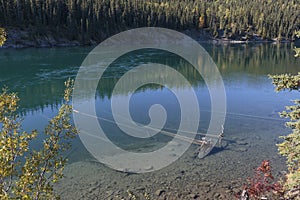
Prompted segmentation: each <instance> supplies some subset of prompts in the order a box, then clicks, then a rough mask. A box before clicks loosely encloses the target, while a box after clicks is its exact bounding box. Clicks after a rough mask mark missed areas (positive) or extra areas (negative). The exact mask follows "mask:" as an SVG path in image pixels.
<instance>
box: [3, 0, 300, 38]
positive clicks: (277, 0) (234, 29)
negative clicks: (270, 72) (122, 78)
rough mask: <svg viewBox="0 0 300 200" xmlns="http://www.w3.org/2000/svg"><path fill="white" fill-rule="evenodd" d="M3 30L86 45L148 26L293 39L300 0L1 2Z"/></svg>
mask: <svg viewBox="0 0 300 200" xmlns="http://www.w3.org/2000/svg"><path fill="white" fill-rule="evenodd" d="M0 26H4V27H19V28H27V29H29V30H32V31H33V34H32V35H35V36H38V35H45V34H49V33H50V34H51V35H52V36H55V37H65V38H68V39H70V40H81V41H86V40H90V39H93V40H96V41H100V40H103V39H104V38H106V37H108V36H110V35H111V34H113V33H117V32H120V31H122V30H126V29H129V28H136V27H144V26H159V27H165V28H172V29H176V30H186V29H205V30H209V31H210V32H211V33H212V35H213V36H214V37H225V38H235V37H237V36H240V37H243V38H244V39H247V38H251V37H252V36H253V35H258V36H260V37H261V38H279V39H281V38H288V39H293V38H294V34H295V33H294V31H295V30H296V29H298V28H299V27H300V0H0Z"/></svg>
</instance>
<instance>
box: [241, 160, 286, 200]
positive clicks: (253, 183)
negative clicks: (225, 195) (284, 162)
mask: <svg viewBox="0 0 300 200" xmlns="http://www.w3.org/2000/svg"><path fill="white" fill-rule="evenodd" d="M270 195H277V196H282V195H283V187H282V185H281V184H280V183H279V182H275V180H274V177H273V175H272V171H271V165H270V161H268V160H264V161H262V163H261V165H260V166H259V167H258V168H256V170H255V175H254V177H252V178H248V180H247V183H246V184H245V185H244V188H243V192H242V193H240V194H237V195H236V197H238V198H239V199H243V200H244V199H245V200H246V199H249V198H250V199H261V198H262V197H267V196H270Z"/></svg>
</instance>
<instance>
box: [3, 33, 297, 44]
mask: <svg viewBox="0 0 300 200" xmlns="http://www.w3.org/2000/svg"><path fill="white" fill-rule="evenodd" d="M6 32H7V41H6V43H5V44H4V45H3V47H1V48H14V49H21V48H30V47H33V48H51V47H72V46H92V45H97V44H99V43H100V42H101V41H103V40H105V39H106V38H108V37H109V36H105V35H104V37H103V38H102V39H98V40H93V39H85V40H83V41H78V40H70V39H67V38H64V37H56V36H53V34H52V33H51V32H50V31H49V32H45V33H44V34H35V33H33V32H32V31H30V30H29V29H27V30H26V29H19V28H7V29H6ZM182 32H183V33H184V34H186V35H188V36H190V37H192V38H193V39H195V40H196V41H199V42H201V43H217V44H243V43H269V42H273V43H274V42H276V43H279V42H285V43H286V42H292V41H291V40H278V39H276V38H275V39H262V38H261V37H260V36H259V35H256V34H253V36H251V37H244V36H240V37H236V38H233V39H232V38H225V37H221V38H216V37H213V36H212V35H211V33H210V32H209V31H208V30H196V29H192V30H186V31H182Z"/></svg>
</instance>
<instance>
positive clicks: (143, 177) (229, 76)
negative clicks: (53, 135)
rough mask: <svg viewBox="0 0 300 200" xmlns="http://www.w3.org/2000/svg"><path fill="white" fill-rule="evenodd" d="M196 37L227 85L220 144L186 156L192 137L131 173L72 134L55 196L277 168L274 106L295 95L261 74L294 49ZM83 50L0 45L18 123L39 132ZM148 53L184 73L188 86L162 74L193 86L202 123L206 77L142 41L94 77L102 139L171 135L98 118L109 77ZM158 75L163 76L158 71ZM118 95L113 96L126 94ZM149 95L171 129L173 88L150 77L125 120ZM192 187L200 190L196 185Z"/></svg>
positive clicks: (288, 66)
mask: <svg viewBox="0 0 300 200" xmlns="http://www.w3.org/2000/svg"><path fill="white" fill-rule="evenodd" d="M203 46H204V48H205V49H206V50H207V51H208V53H209V54H210V55H211V57H212V58H213V60H214V62H215V63H216V65H217V66H218V68H219V71H220V73H221V75H222V78H223V81H224V85H225V90H226V96H227V114H226V122H225V124H224V128H225V130H224V133H225V138H224V141H223V142H222V145H221V146H220V145H217V146H216V147H215V148H214V149H213V150H212V151H211V152H210V154H209V155H208V156H206V157H205V158H204V159H199V158H197V156H195V152H196V148H197V145H192V146H191V147H190V148H189V150H188V151H187V152H186V153H185V154H184V155H183V156H182V157H181V158H180V159H179V160H177V161H176V162H174V163H173V164H171V165H170V166H168V167H166V168H164V169H161V170H158V171H155V172H150V173H146V174H139V175H137V174H126V173H121V172H115V171H114V170H112V169H110V168H108V167H106V166H104V165H102V164H100V163H97V162H95V159H94V158H93V157H92V156H91V155H90V154H89V153H88V151H87V150H86V149H85V147H84V146H83V144H82V142H81V141H80V139H79V138H76V139H75V141H74V142H73V148H72V150H71V151H70V152H69V153H68V156H69V161H70V162H69V163H70V164H69V165H68V167H67V168H66V175H67V176H66V178H65V179H63V180H62V182H61V183H60V185H59V187H58V189H57V190H58V191H59V192H60V193H61V194H62V197H63V198H65V199H68V198H71V199H82V198H86V199H95V198H96V197H97V198H98V197H99V199H105V198H106V197H107V198H108V197H109V198H113V197H115V198H116V199H118V198H119V197H120V198H121V197H122V196H123V197H125V198H126V195H127V197H128V194H127V192H126V191H127V189H130V190H132V191H133V192H134V193H137V194H139V193H143V192H145V191H146V192H149V193H154V192H155V191H156V190H157V189H164V190H166V191H174V192H175V193H176V192H177V193H182V194H183V193H184V192H183V191H185V190H187V191H190V192H192V193H195V190H197V188H201V187H202V186H201V183H202V182H206V181H210V182H211V183H212V182H216V183H223V185H224V184H225V185H226V183H228V182H230V181H232V180H236V179H238V178H241V179H245V178H246V177H247V176H248V174H249V173H251V172H252V170H253V169H254V168H255V167H256V166H257V165H259V163H260V162H261V161H262V160H264V159H269V160H271V164H273V166H274V167H273V168H274V170H275V174H279V172H280V171H282V170H284V169H285V168H284V160H283V159H282V158H280V156H278V155H277V149H276V146H275V144H276V143H278V142H280V140H279V139H278V136H279V135H282V134H287V133H289V130H288V129H286V128H285V127H284V122H285V120H284V119H281V118H279V116H278V112H279V111H282V110H283V109H284V106H285V105H288V104H291V102H290V100H291V99H296V98H297V97H299V94H297V93H296V92H281V93H276V92H274V87H273V86H272V84H271V80H270V79H268V76H267V75H268V74H279V73H297V72H298V71H299V69H300V67H299V66H300V65H299V64H300V60H299V59H298V60H297V59H295V58H294V57H293V52H292V46H290V45H288V44H284V45H273V44H257V45H229V46H216V45H207V44H206V45H203ZM91 50H92V48H90V47H89V48H82V47H76V48H53V49H23V50H10V49H1V50H0V60H1V62H0V70H1V73H0V87H3V86H7V87H8V88H9V89H10V90H12V91H16V92H17V93H18V95H19V97H20V98H21V102H20V113H21V114H22V117H23V118H24V129H26V130H31V129H36V128H37V129H38V130H40V131H41V132H42V130H43V127H44V126H45V125H46V123H47V121H48V120H49V119H50V118H51V117H53V116H54V115H55V114H56V112H57V108H58V107H59V105H60V103H61V96H62V93H63V90H64V87H63V82H64V81H65V80H66V79H67V78H68V77H71V78H75V76H76V73H77V71H78V69H79V66H80V65H81V63H82V62H83V60H84V58H85V56H86V55H87V54H88V53H89V52H90V51H91ZM149 61H151V62H157V63H161V64H166V65H168V66H171V67H172V68H174V69H176V70H177V71H179V72H180V73H181V74H183V75H184V76H185V77H186V78H187V79H188V80H189V82H190V84H191V85H192V88H189V87H188V86H187V85H185V84H184V83H177V82H176V81H174V83H170V88H171V89H177V90H180V91H181V92H184V91H188V90H191V89H193V90H194V91H195V92H196V94H197V99H198V101H199V109H200V121H199V129H198V131H199V132H201V133H205V132H206V131H207V128H208V125H209V120H210V116H211V112H210V109H211V102H210V96H209V92H208V89H207V87H206V85H205V82H204V81H203V79H202V78H201V76H200V75H199V74H198V73H197V72H196V70H194V69H193V68H192V67H191V66H190V65H189V64H188V63H187V62H186V61H185V60H183V59H180V58H178V57H177V56H176V55H173V54H168V53H166V52H160V51H154V50H151V49H150V50H149V49H148V50H144V51H139V52H134V53H131V54H128V55H125V56H122V57H120V58H119V59H118V60H117V61H116V62H114V63H113V64H112V65H111V66H110V67H109V69H108V70H107V71H106V72H105V73H104V76H103V77H102V78H101V80H100V82H99V85H98V88H97V92H96V97H95V99H96V109H97V116H98V118H99V122H100V124H101V126H103V129H104V131H105V132H106V133H108V134H107V135H108V137H109V139H110V140H111V141H112V142H113V143H114V144H116V145H118V146H119V147H121V148H123V149H126V150H129V151H132V152H150V151H153V150H155V149H159V148H161V147H163V146H165V145H166V144H167V143H168V142H169V141H170V140H171V137H170V136H166V135H164V134H158V135H156V136H154V137H151V138H150V139H149V138H148V139H136V138H133V137H131V136H128V135H126V134H124V133H123V132H122V131H121V130H120V129H119V128H118V127H117V126H116V125H115V124H114V123H111V122H110V121H107V119H109V120H112V121H113V117H112V114H111V106H110V103H111V97H112V95H113V94H112V91H113V87H114V85H115V84H116V82H117V81H118V79H119V78H120V77H122V75H123V74H124V73H126V72H127V71H128V70H131V69H133V68H134V67H135V66H136V65H138V64H143V63H148V62H149ZM157 75H159V74H156V73H155V71H154V72H153V73H149V74H146V75H145V77H139V78H147V79H151V76H157ZM161 79H162V80H167V79H172V77H170V76H169V75H168V74H166V75H165V74H164V75H161ZM130 80H132V83H131V82H129V83H128V84H129V85H128V86H130V84H133V83H134V81H135V79H134V77H132V78H131V79H130ZM131 92H133V91H131ZM117 95H119V96H121V97H122V96H126V95H128V94H126V93H121V94H117ZM297 95H298V96H297ZM154 104H161V105H162V106H163V107H164V108H165V110H166V113H167V116H168V118H167V121H166V124H165V127H164V128H165V130H171V132H174V130H176V129H178V127H179V123H180V109H179V104H178V101H177V99H176V96H175V95H174V94H173V93H172V92H171V91H170V90H169V89H168V88H166V87H161V86H159V85H155V84H148V85H145V86H143V87H141V88H139V89H138V90H136V91H135V93H133V96H132V98H131V99H130V103H129V105H130V107H129V108H130V114H131V117H132V119H133V120H134V121H135V122H137V123H139V124H144V125H145V124H148V123H149V122H150V118H149V115H148V111H149V108H150V107H151V106H152V105H154ZM197 123H198V122H197ZM42 138H43V136H42V134H41V135H40V137H39V139H38V141H36V142H35V143H34V144H33V145H34V146H36V147H39V146H40V144H41V141H42ZM199 138H201V136H198V139H199ZM217 185H218V184H217ZM139 187H142V188H144V189H141V188H139ZM220 187H221V186H220ZM93 188H94V189H93ZM212 188H218V187H217V186H213V187H212ZM212 190H214V189H212ZM216 190H217V189H216ZM108 193H111V194H108ZM198 193H199V195H200V194H202V193H201V191H200V192H199V191H198ZM207 193H209V192H207ZM117 196H119V197H117ZM183 197H184V194H183V196H182V198H183ZM153 198H154V199H155V197H153ZM178 198H179V197H178ZM179 199H180V198H179ZM201 199H202V198H201Z"/></svg>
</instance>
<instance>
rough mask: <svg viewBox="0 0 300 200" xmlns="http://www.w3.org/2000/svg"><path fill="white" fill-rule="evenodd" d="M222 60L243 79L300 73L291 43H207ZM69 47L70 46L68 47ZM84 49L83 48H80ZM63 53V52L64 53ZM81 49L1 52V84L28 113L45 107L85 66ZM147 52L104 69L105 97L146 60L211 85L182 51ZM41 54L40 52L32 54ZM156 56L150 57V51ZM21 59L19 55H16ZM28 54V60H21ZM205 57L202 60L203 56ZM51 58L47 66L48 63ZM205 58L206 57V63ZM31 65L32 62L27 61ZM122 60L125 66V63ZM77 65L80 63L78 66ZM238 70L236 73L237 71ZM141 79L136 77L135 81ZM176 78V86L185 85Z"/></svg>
mask: <svg viewBox="0 0 300 200" xmlns="http://www.w3.org/2000/svg"><path fill="white" fill-rule="evenodd" d="M203 46H204V47H205V49H206V50H207V51H208V52H209V54H210V55H211V57H212V58H213V60H214V61H215V63H216V64H217V66H218V68H219V70H220V72H221V74H222V76H223V77H226V80H230V81H231V82H233V83H234V82H235V81H239V78H240V79H242V78H244V77H243V76H245V75H256V76H265V77H266V75H267V74H279V73H297V72H298V71H299V62H300V61H299V60H297V59H294V58H293V51H292V49H293V47H292V45H291V44H281V45H274V44H251V45H250V44H249V45H246V44H245V45H203ZM67 51H68V50H67ZM78 51H80V52H83V51H84V50H83V48H80V50H78ZM62 53H64V54H63V56H62V55H61V54H62ZM77 53H78V52H77V50H72V51H71V53H68V52H66V50H63V49H59V50H53V49H52V50H49V53H48V51H47V50H43V51H39V52H34V50H22V51H17V52H14V53H13V54H11V55H7V53H6V52H5V51H0V58H1V73H0V81H1V82H0V86H1V87H3V86H4V85H6V86H8V87H9V88H10V89H11V90H13V91H16V92H18V94H19V96H20V98H21V102H20V103H21V108H22V110H23V111H24V112H28V111H32V110H39V109H43V108H44V107H48V106H52V107H54V108H55V107H56V105H59V104H60V99H61V95H62V94H63V90H64V87H63V85H64V84H63V82H64V80H65V79H66V77H68V76H71V77H75V75H76V72H77V69H78V66H80V65H81V62H82V61H83V59H84V57H85V56H86V53H88V51H87V50H86V51H85V53H82V54H77ZM142 54H143V55H145V56H135V55H134V54H128V55H127V56H126V57H120V58H119V59H118V60H117V61H121V64H120V63H118V62H115V63H113V64H112V65H111V66H110V68H109V70H107V71H106V72H105V73H104V77H103V78H102V79H101V81H100V84H99V85H98V88H97V94H98V95H99V97H101V98H104V97H108V98H109V97H110V96H111V94H112V90H113V87H114V85H115V84H116V83H117V81H118V78H119V77H121V76H122V75H123V74H124V73H126V72H127V71H128V70H130V69H132V68H133V67H134V66H135V65H139V64H142V63H149V62H154V63H160V64H165V65H168V66H171V67H173V68H174V69H176V70H177V71H178V72H179V73H181V74H183V75H184V76H185V77H186V78H187V79H188V80H189V82H190V83H191V85H193V86H194V87H205V83H204V81H203V80H202V79H201V76H200V75H199V74H198V73H197V71H196V70H195V69H194V68H193V67H191V65H190V64H189V63H188V62H186V61H185V60H183V59H180V58H179V57H178V56H176V55H172V54H170V53H162V52H153V51H150V52H142ZM32 55H35V56H32ZM149 55H150V56H149ZM14 57H16V58H20V59H18V60H16V59H14ZM21 58H23V59H21ZM199 60H200V61H201V59H199ZM45 63H47V65H45ZM200 63H201V62H200ZM26 65H27V66H26ZM120 65H122V67H120ZM76 66H77V67H76ZM233 74H235V76H232V75H233ZM236 74H238V76H236ZM144 76H147V79H149V78H150V79H151V77H152V76H157V74H156V73H155V72H153V73H147V74H145V75H144ZM160 76H161V78H162V79H168V80H172V77H170V76H168V74H160ZM136 78H143V77H132V78H131V79H130V81H131V82H130V81H129V82H128V84H129V85H130V84H131V83H133V82H134V81H135V79H136ZM260 80H263V79H255V80H249V81H253V83H251V84H254V85H260V84H263V82H260ZM182 84H183V83H180V82H178V81H176V80H174V81H173V82H172V84H171V86H172V87H177V88H178V87H185V85H182ZM146 89H153V90H157V89H161V86H159V85H155V84H151V85H146V86H144V87H141V88H139V90H140V91H142V90H146Z"/></svg>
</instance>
